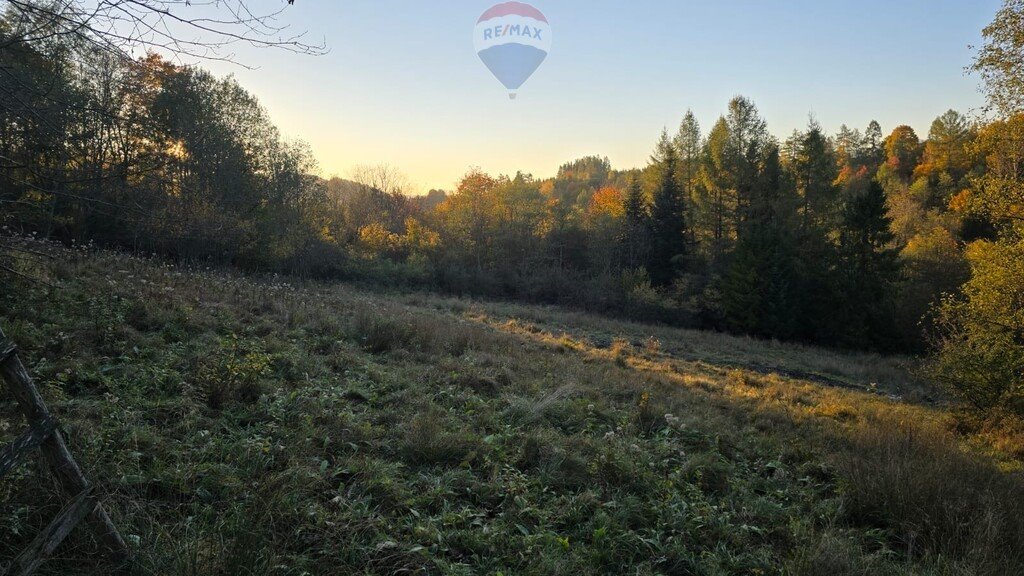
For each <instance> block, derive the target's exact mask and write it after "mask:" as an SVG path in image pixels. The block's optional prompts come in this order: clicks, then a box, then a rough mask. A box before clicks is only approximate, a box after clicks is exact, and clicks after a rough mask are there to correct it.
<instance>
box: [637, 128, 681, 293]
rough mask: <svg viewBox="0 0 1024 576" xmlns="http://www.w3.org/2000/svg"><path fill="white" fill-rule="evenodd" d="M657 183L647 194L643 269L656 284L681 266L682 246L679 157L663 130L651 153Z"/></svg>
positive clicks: (662, 281)
mask: <svg viewBox="0 0 1024 576" xmlns="http://www.w3.org/2000/svg"><path fill="white" fill-rule="evenodd" d="M652 161H653V163H654V165H655V169H656V170H657V174H658V184H657V186H656V187H655V189H654V192H653V193H652V194H651V219H650V221H651V238H650V245H651V249H650V254H649V258H648V266H647V271H648V273H649V274H650V275H651V280H652V281H653V282H654V283H655V284H657V285H662V286H664V285H667V284H669V283H671V282H672V280H673V279H674V278H675V277H676V274H677V272H678V271H679V269H680V268H681V267H682V259H683V258H685V256H686V252H687V246H686V236H687V230H686V200H685V198H684V196H683V190H682V187H681V186H680V184H679V179H678V172H677V170H678V166H679V158H678V155H677V153H676V149H675V147H674V146H673V145H672V143H671V141H670V140H669V138H668V133H667V132H663V133H662V136H661V142H659V143H658V148H657V151H656V153H655V157H654V158H653V159H652Z"/></svg>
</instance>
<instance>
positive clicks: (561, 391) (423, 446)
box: [0, 246, 1024, 576]
mask: <svg viewBox="0 0 1024 576" xmlns="http://www.w3.org/2000/svg"><path fill="white" fill-rule="evenodd" d="M37 248H42V249H44V250H46V251H48V252H51V253H53V254H54V258H52V259H44V258H29V259H25V258H19V259H18V260H19V265H20V266H21V269H22V271H24V272H26V273H29V274H32V275H35V276H37V277H39V278H41V279H43V280H45V281H46V282H48V283H49V284H52V285H53V286H54V287H49V286H47V285H46V284H43V283H32V282H27V281H24V280H22V279H10V278H5V280H4V290H3V291H2V293H0V322H2V326H3V327H4V329H5V331H7V333H8V335H9V336H10V337H11V338H13V339H14V340H16V341H17V342H18V343H19V345H20V346H21V347H22V349H23V354H24V360H25V361H26V364H27V365H28V366H29V368H30V370H31V371H32V373H33V374H34V375H35V376H36V378H37V381H38V383H39V386H40V388H41V389H42V391H43V394H44V396H45V397H46V399H47V401H48V402H49V403H50V405H51V407H52V408H53V409H54V411H55V412H56V413H57V414H58V415H59V417H60V418H61V422H62V424H63V427H64V429H65V430H66V432H67V435H68V438H69V443H70V445H71V448H72V450H73V452H74V454H75V455H76V457H77V458H78V460H79V462H80V464H81V465H82V466H83V468H85V469H86V471H87V474H88V475H89V476H90V478H92V479H94V480H95V481H96V482H97V483H98V485H99V486H100V487H101V489H102V491H103V493H104V494H105V502H106V503H107V506H108V508H109V509H110V510H111V513H112V515H113V516H114V517H115V521H116V522H117V524H118V525H119V526H120V527H121V529H122V531H123V532H124V534H125V535H126V537H127V538H128V540H129V541H130V542H131V543H132V547H133V549H134V550H135V556H134V560H133V562H132V564H131V565H129V566H127V567H124V568H122V570H123V571H124V572H125V573H137V574H195V575H200V574H202V575H208V574H224V575H229V574H230V575H234V574H282V575H283V574H294V575H300V574H466V575H471V574H473V575H475V574H489V575H497V574H503V575H505V576H510V575H518V574H640V575H644V574H650V575H654V574H665V575H675V574H707V575H715V574H722V575H726V574H751V575H756V574H780V573H786V574H803V575H817V574H822V575H828V576H838V575H844V574H851V575H852V574H863V575H875V574H943V575H946V574H950V575H952V574H965V575H966V574H992V575H996V574H1012V573H1020V572H1021V571H1022V570H1024V558H1022V550H1024V514H1021V510H1020V506H1021V504H1020V494H1021V493H1024V480H1022V479H1021V476H1020V465H1019V458H1020V456H1021V454H1019V453H1017V452H1015V451H1013V450H1008V449H1006V448H1007V447H1008V446H1013V445H1018V446H1019V442H1017V443H1016V444H1015V443H1014V442H1011V441H1008V440H1007V439H1006V438H1005V437H1003V438H1002V439H1001V442H995V441H994V440H993V435H991V434H987V433H985V431H981V430H962V429H958V428H956V426H955V425H954V419H953V418H952V417H951V416H950V414H949V413H948V412H947V411H946V410H945V409H944V408H942V407H941V406H939V405H936V404H935V402H933V399H934V398H935V395H934V394H933V393H932V392H931V391H930V390H929V388H928V386H927V383H923V382H920V381H918V380H917V379H916V378H914V377H913V376H912V375H911V374H910V372H908V367H909V365H910V361H909V360H907V359H892V358H880V357H877V356H871V355H859V354H841V353H836V352H829V351H825V350H820V349H815V348H810V347H799V346H789V345H781V344H776V343H770V342H761V341H756V340H751V339H744V338H735V337H730V336H724V335H717V334H707V333H700V332H693V331H686V330H678V329H670V328H662V327H653V326H647V325H642V324H633V323H622V322H616V321H613V320H608V319H604V318H600V317H596V316H591V315H586V314H580V313H576V312H568V311H564V310H559V309H556V308H538V307H530V306H519V305H513V304H507V303H487V302H474V301H468V300H461V299H453V298H443V297H437V296H433V295H428V294H415V293H403V294H382V293H379V292H375V291H371V290H362V289H356V288H352V287H348V286H344V285H325V284H314V283H303V282H299V281H295V280H287V282H286V281H284V280H282V279H279V278H247V277H243V276H239V275H235V274H231V273H227V272H217V271H187V270H184V269H179V268H176V267H173V266H166V265H161V264H159V263H155V262H151V261H146V260H141V259H135V258H130V257H126V256H122V255H117V254H112V253H107V252H93V253H89V252H82V251H77V252H72V251H68V250H63V249H58V248H54V247H46V246H37ZM21 426H22V423H21V422H20V421H19V420H18V419H17V418H16V416H15V411H14V410H13V406H12V405H11V402H10V400H9V398H7V397H6V396H0V439H2V440H9V439H10V438H12V437H13V436H14V435H15V434H16V433H17V431H18V429H19V428H20V427H21ZM1016 438H1017V439H1018V440H1019V439H1020V437H1016ZM983 454H984V455H983ZM45 478H46V476H45V473H44V472H43V471H42V470H41V469H40V468H39V466H38V465H37V464H36V463H32V464H30V465H27V466H23V467H21V468H19V469H18V470H17V471H16V472H15V473H13V474H12V475H11V476H8V477H7V478H5V479H4V480H3V481H2V483H0V560H2V559H6V558H9V557H11V556H12V555H13V554H15V553H16V552H17V551H18V550H20V549H21V548H22V547H23V546H24V545H26V544H27V543H28V542H29V541H30V540H31V538H32V536H33V535H34V534H35V533H36V532H37V531H38V530H39V529H41V528H42V527H43V526H44V525H45V524H46V522H47V521H48V519H49V517H50V516H52V515H53V514H54V513H55V512H56V510H57V509H58V508H59V504H60V501H59V499H58V498H57V495H56V494H55V493H54V491H53V487H52V483H51V482H49V481H47V480H45ZM94 550H95V547H94V544H93V543H92V542H91V539H90V538H89V535H88V531H87V530H84V529H80V530H77V531H76V533H75V535H74V537H73V538H72V540H71V541H69V542H68V543H67V544H66V545H65V546H64V547H62V548H61V549H60V550H59V552H58V558H57V559H56V560H55V561H54V562H53V563H51V564H48V565H47V566H46V568H45V570H44V573H46V574H85V573H95V572H99V571H110V568H109V567H107V566H104V565H103V562H102V559H101V558H98V557H97V556H96V555H95V554H94Z"/></svg>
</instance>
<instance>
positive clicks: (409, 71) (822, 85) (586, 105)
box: [205, 0, 1000, 192]
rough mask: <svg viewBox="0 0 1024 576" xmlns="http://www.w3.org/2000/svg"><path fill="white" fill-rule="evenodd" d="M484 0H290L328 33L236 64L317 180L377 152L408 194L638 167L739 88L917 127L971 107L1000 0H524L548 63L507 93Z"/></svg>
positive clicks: (300, 19)
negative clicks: (315, 52) (317, 48)
mask: <svg viewBox="0 0 1024 576" xmlns="http://www.w3.org/2000/svg"><path fill="white" fill-rule="evenodd" d="M494 3H496V0H485V1H476V0H437V1H433V2H420V1H413V0H322V1H319V2H317V1H313V0H298V2H296V5H295V6H293V7H290V8H289V9H288V10H287V11H286V12H285V14H284V17H283V18H284V21H285V22H287V23H289V24H291V25H292V26H293V27H294V28H296V29H299V30H307V31H308V38H309V39H310V40H312V41H314V42H318V41H319V40H321V39H323V40H325V41H326V43H327V44H328V46H329V47H330V49H331V51H330V53H329V54H327V55H325V56H319V57H310V56H303V55H296V54H290V53H286V52H280V51H268V50H256V49H241V48H240V49H238V50H237V51H236V54H237V59H238V60H240V61H241V62H244V63H245V64H248V65H252V66H256V67H258V68H257V69H255V70H247V69H242V68H239V67H237V66H232V65H229V64H224V63H207V64H205V66H207V67H208V68H210V69H212V70H213V71H214V72H216V73H219V74H228V73H232V74H234V75H235V76H236V77H237V78H238V80H239V81H240V82H241V83H242V84H243V85H244V86H245V87H246V88H247V89H249V90H250V91H251V92H253V93H254V94H256V95H257V96H258V97H259V98H260V100H261V101H262V102H263V104H264V105H265V106H266V107H267V108H268V109H269V111H270V114H271V116H272V118H273V120H274V121H275V123H277V125H278V126H279V127H280V128H281V130H282V132H283V133H284V134H285V135H286V136H287V137H289V138H301V139H303V140H306V141H307V142H309V143H310V144H311V146H312V147H313V149H314V151H315V153H316V155H317V158H318V160H319V162H320V165H321V170H322V173H323V175H324V176H331V175H340V176H346V175H348V174H350V172H351V170H352V168H353V167H354V166H355V165H359V164H376V163H382V162H386V163H389V164H391V165H393V166H395V167H398V168H399V169H401V170H402V171H403V172H405V173H406V174H407V175H408V176H409V178H410V179H411V180H412V182H413V183H414V184H415V188H416V190H415V191H416V192H425V191H426V190H427V189H430V188H445V189H451V188H452V187H453V185H454V183H455V182H456V181H457V180H458V178H459V177H460V176H461V175H462V174H463V173H465V172H466V171H467V169H469V168H470V167H479V168H481V169H483V170H485V171H487V172H490V173H494V174H497V173H515V171H516V170H523V171H524V172H529V173H533V174H534V175H535V176H538V177H547V176H552V175H554V173H555V171H556V170H557V168H558V166H559V165H561V164H562V163H564V162H566V161H568V160H572V159H574V158H578V157H580V156H584V155H590V154H598V155H602V156H608V158H609V159H610V160H611V162H612V165H613V166H614V167H616V168H630V167H636V166H642V165H643V164H645V163H646V161H647V158H648V156H649V155H650V153H651V151H652V149H653V147H654V144H655V142H656V140H657V138H658V135H659V133H660V131H661V129H662V128H663V127H665V126H667V127H669V129H670V130H674V129H675V128H676V127H677V126H678V123H679V120H680V119H681V118H682V115H683V114H684V113H685V112H686V110H687V108H692V109H693V111H694V113H695V114H696V115H697V118H698V120H699V121H700V123H701V127H702V129H703V130H704V131H705V132H706V131H707V129H709V128H710V127H711V125H712V124H713V123H714V122H715V120H716V119H717V118H718V116H719V115H720V114H721V113H722V112H723V111H724V110H725V107H726V104H727V102H728V101H729V99H730V98H731V97H732V96H734V95H736V94H743V95H745V96H748V97H750V98H751V99H753V101H754V102H755V103H756V104H757V106H758V108H759V109H760V111H761V113H762V115H763V116H764V117H765V119H766V120H767V121H768V126H769V129H770V130H771V131H772V132H773V133H774V134H776V135H777V136H779V137H780V138H785V137H786V136H787V135H788V134H790V133H791V132H792V131H793V129H795V128H803V127H804V126H806V124H807V121H808V115H809V114H813V115H814V116H815V117H816V118H817V120H818V121H819V122H820V123H821V124H822V126H823V127H824V128H825V129H826V130H827V131H828V132H829V133H833V132H834V131H835V130H836V129H837V128H838V127H839V126H840V124H843V123H846V124H848V125H850V126H851V127H856V128H860V129H863V128H864V126H866V125H867V124H868V122H869V121H870V120H872V119H876V120H878V121H879V122H880V123H881V125H882V129H883V131H885V132H886V133H888V132H889V131H891V130H892V129H893V128H894V127H895V126H897V125H899V124H909V125H910V126H912V127H913V128H914V129H915V130H917V132H918V134H919V135H920V136H921V137H922V138H923V137H925V136H926V135H927V132H928V127H929V125H930V123H931V121H932V119H934V118H935V117H936V116H938V115H939V114H941V113H942V112H944V111H946V110H948V109H949V108H955V109H957V110H960V111H961V112H965V113H966V112H970V111H972V110H976V109H977V108H978V107H979V106H980V105H981V104H982V97H981V95H980V94H979V93H978V90H977V85H978V80H977V77H975V76H966V75H965V73H964V67H965V66H967V65H968V64H969V63H970V61H971V57H972V51H971V50H970V49H969V48H968V45H977V44H979V43H980V35H981V29H982V28H983V27H984V26H985V25H986V24H987V23H988V22H990V21H991V20H992V17H993V15H994V14H995V12H996V10H997V9H998V7H999V5H1000V2H999V0H904V1H899V0H890V1H881V0H862V1H852V0H851V1H846V0H843V1H836V0H796V1H785V2H764V1H755V0H726V1H717V2H697V1H679V0H675V1H673V0H647V1H642V0H641V1H637V2H626V1H623V0H618V1H609V0H585V1H584V0H535V1H533V2H532V4H533V5H534V6H536V7H537V8H539V9H540V10H541V11H543V12H544V13H545V15H546V16H547V18H548V20H549V21H550V22H551V26H552V29H553V46H552V49H551V54H550V55H549V57H548V59H547V61H546V62H545V63H544V64H543V65H542V66H541V68H540V69H539V70H538V71H537V73H536V74H535V75H534V76H533V77H532V78H531V79H530V80H529V81H528V82H527V83H526V85H525V86H523V88H522V89H521V90H520V91H519V97H518V99H516V100H515V101H511V100H509V98H508V96H507V91H506V90H505V89H504V87H503V86H502V85H501V84H500V83H499V82H498V81H497V80H495V79H494V77H493V76H491V74H490V72H489V71H488V70H487V69H486V68H485V67H484V65H483V64H482V63H481V62H480V60H479V58H478V57H477V55H476V53H475V52H474V50H473V40H472V32H473V26H474V24H475V23H476V20H477V18H478V17H479V16H480V14H481V13H483V11H484V10H486V9H487V8H488V7H489V6H491V5H492V4H494Z"/></svg>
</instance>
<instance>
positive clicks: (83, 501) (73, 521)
mask: <svg viewBox="0 0 1024 576" xmlns="http://www.w3.org/2000/svg"><path fill="white" fill-rule="evenodd" d="M97 506H98V504H97V503H96V497H95V493H94V491H93V488H92V486H88V487H86V488H85V490H82V492H81V493H79V494H78V496H75V498H74V500H72V501H71V502H69V503H68V505H67V506H65V507H64V509H63V510H61V511H60V514H58V515H57V517H56V518H54V519H53V522H50V525H49V526H47V527H46V529H45V530H43V531H42V532H40V533H39V535H38V536H36V538H35V540H33V541H32V543H31V544H29V546H28V548H26V549H25V551H24V552H22V553H21V554H19V555H18V557H17V558H16V559H15V560H14V563H13V564H12V566H11V568H10V569H9V570H8V574H12V573H15V571H16V573H17V574H19V576H29V575H30V574H32V573H34V572H35V571H36V570H37V569H39V567H40V566H41V565H42V564H43V562H45V561H46V559H47V558H49V557H50V556H51V555H53V552H54V551H55V550H57V547H58V546H60V543H61V542H63V541H64V539H65V538H67V537H68V534H70V533H71V531H72V530H73V529H74V528H75V526H77V525H78V524H79V523H81V522H82V520H84V519H85V517H86V516H88V515H89V514H90V513H91V512H92V511H93V509H94V508H96V507H97Z"/></svg>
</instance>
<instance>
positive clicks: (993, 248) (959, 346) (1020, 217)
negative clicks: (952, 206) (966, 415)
mask: <svg viewBox="0 0 1024 576" xmlns="http://www.w3.org/2000/svg"><path fill="white" fill-rule="evenodd" d="M1022 25H1024V1H1021V0H1006V1H1005V3H1004V4H1003V8H1002V9H1001V10H1000V11H999V13H997V14H996V18H995V20H994V21H993V22H992V24H990V25H989V26H988V27H986V28H985V30H984V32H983V34H984V37H985V45H984V46H983V47H982V48H981V50H980V51H979V52H978V55H977V58H976V59H975V62H974V67H973V69H974V70H975V71H977V72H980V73H981V76H982V79H983V80H984V81H985V89H986V93H987V96H988V103H989V107H990V109H992V110H995V111H996V112H997V113H999V114H1001V116H1002V118H1001V119H1000V120H999V121H997V122H994V123H992V124H991V125H989V126H987V127H986V128H984V129H983V130H982V131H981V134H980V135H979V138H978V148H979V151H980V152H981V153H983V154H984V156H985V159H986V164H987V168H988V170H987V171H986V173H985V174H984V175H983V176H981V177H980V178H977V179H976V180H975V181H974V183H973V184H974V185H973V186H972V187H971V190H970V191H969V192H968V193H967V194H966V196H967V197H966V199H965V198H961V197H958V198H957V199H956V201H957V202H956V203H958V204H962V205H966V206H969V207H970V208H971V209H973V210H974V211H976V212H978V213H980V214H982V215H984V217H986V218H987V219H988V220H989V221H990V222H991V223H992V225H993V227H994V229H995V230H996V231H997V233H998V237H997V238H996V239H995V241H990V240H978V241H975V242H973V243H972V244H970V245H969V246H968V249H967V259H968V262H969V263H970V265H971V279H970V280H968V281H967V283H966V284H965V285H964V287H963V291H962V292H963V294H962V296H959V297H957V296H952V297H950V298H948V299H947V300H946V302H944V303H943V304H942V305H941V306H940V307H938V309H937V312H936V315H937V321H936V329H935V331H934V332H933V334H932V338H933V343H934V346H935V354H934V355H933V356H932V361H931V367H932V374H933V376H934V377H935V378H936V379H937V380H938V381H939V382H942V383H944V384H945V385H946V387H947V388H948V389H949V390H951V391H952V392H953V393H954V394H956V395H957V396H958V397H959V398H961V399H962V400H964V401H965V402H967V403H968V404H969V405H970V406H972V407H974V408H976V409H978V410H981V411H983V412H985V413H989V412H990V411H992V410H994V409H1005V410H1010V411H1012V412H1015V413H1016V414H1018V415H1024V153H1022V151H1021V150H1022V148H1021V142H1022V138H1021V135H1022V134H1024V129H1022V127H1024V114H1021V112H1022V111H1024V50H1022V48H1024V36H1022V35H1021V33H1020V31H1021V29H1022Z"/></svg>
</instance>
